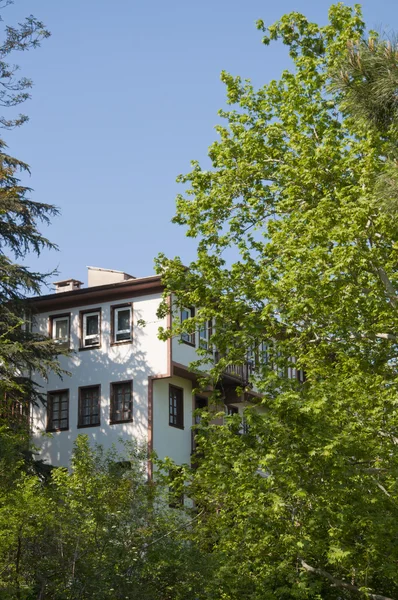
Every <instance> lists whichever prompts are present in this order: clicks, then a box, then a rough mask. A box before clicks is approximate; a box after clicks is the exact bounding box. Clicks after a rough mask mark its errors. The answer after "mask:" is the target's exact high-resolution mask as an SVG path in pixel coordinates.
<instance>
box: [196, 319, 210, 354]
mask: <svg viewBox="0 0 398 600" xmlns="http://www.w3.org/2000/svg"><path fill="white" fill-rule="evenodd" d="M202 331H205V332H206V337H202V336H201V333H202ZM212 333H213V320H212V319H209V320H208V321H206V322H205V323H203V324H202V325H201V326H200V327H199V330H198V345H199V348H202V350H208V351H209V352H212V348H211V345H210V338H211V336H212Z"/></svg>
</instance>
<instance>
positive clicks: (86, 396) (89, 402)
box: [78, 385, 101, 427]
mask: <svg viewBox="0 0 398 600" xmlns="http://www.w3.org/2000/svg"><path fill="white" fill-rule="evenodd" d="M100 397H101V386H99V385H93V386H90V387H81V388H79V420H78V427H94V426H96V425H99V424H100Z"/></svg>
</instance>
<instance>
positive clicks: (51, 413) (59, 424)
mask: <svg viewBox="0 0 398 600" xmlns="http://www.w3.org/2000/svg"><path fill="white" fill-rule="evenodd" d="M65 429H69V390H59V391H56V392H48V394H47V431H64V430H65Z"/></svg>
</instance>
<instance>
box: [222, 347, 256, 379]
mask: <svg viewBox="0 0 398 600" xmlns="http://www.w3.org/2000/svg"><path fill="white" fill-rule="evenodd" d="M220 358H221V356H220V354H219V352H217V351H216V352H215V353H214V362H215V363H216V364H217V363H218V362H219V361H220ZM253 371H254V363H253V362H252V361H246V362H244V363H242V364H230V365H227V366H226V367H225V368H224V370H223V373H224V376H225V377H226V378H228V379H233V380H234V381H236V382H239V383H242V384H247V383H248V382H249V379H250V376H251V374H252V373H253Z"/></svg>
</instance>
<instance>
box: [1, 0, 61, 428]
mask: <svg viewBox="0 0 398 600" xmlns="http://www.w3.org/2000/svg"><path fill="white" fill-rule="evenodd" d="M8 4H10V2H9V1H7V0H6V1H5V2H3V3H2V4H1V5H0V10H3V9H5V8H6V6H7V5H8ZM49 35H50V34H49V32H48V30H47V29H46V28H45V26H44V25H43V23H42V22H41V21H38V20H37V19H36V18H35V17H33V16H30V17H28V18H27V19H26V20H25V21H23V22H22V23H20V24H19V25H18V26H16V27H13V26H10V25H5V26H4V29H3V38H2V42H1V43H0V106H2V107H4V108H10V109H11V108H12V107H15V106H17V105H19V104H21V103H23V102H25V101H26V100H27V99H28V98H29V91H28V90H29V88H30V87H31V85H32V82H31V80H29V79H28V78H26V77H20V78H18V77H17V71H18V67H17V66H15V65H13V64H11V63H10V62H8V61H9V60H10V58H11V57H12V56H13V52H15V51H25V50H30V49H32V48H36V47H37V46H38V45H39V44H40V41H41V40H43V39H45V38H47V37H48V36H49ZM27 118H28V117H27V116H26V115H24V114H21V115H19V116H17V117H14V118H8V117H6V116H1V117H0V126H1V127H3V129H12V128H13V127H17V126H19V125H21V124H23V123H24V122H26V120H27ZM27 174H29V166H28V165H27V164H26V163H25V162H23V161H22V160H19V159H17V158H15V157H13V156H11V155H10V154H9V153H8V152H7V145H6V143H5V141H4V139H0V379H1V384H0V387H1V396H2V405H3V409H2V413H4V415H5V416H6V417H7V418H9V417H10V411H8V410H7V406H6V407H5V409H4V398H5V397H6V398H7V402H6V404H8V403H9V404H10V405H11V406H14V403H15V401H16V399H18V401H20V402H22V403H25V404H27V403H28V402H29V401H32V400H33V401H35V400H37V397H38V395H40V393H39V390H38V388H37V387H35V386H34V385H33V384H32V381H31V379H30V375H31V374H32V372H34V371H38V372H40V373H41V374H42V375H45V374H46V373H47V371H48V369H50V368H51V369H53V370H55V371H57V372H59V368H58V363H57V358H56V357H57V354H58V353H59V348H57V347H56V345H55V344H54V343H53V342H52V341H50V340H48V339H46V337H45V336H38V335H33V334H32V333H31V332H30V308H29V305H28V304H27V302H26V297H27V296H28V295H32V294H37V293H40V289H41V286H42V285H43V284H44V283H45V282H46V280H47V276H48V274H47V275H46V274H43V273H38V272H34V271H32V270H31V269H29V267H28V266H26V263H25V264H23V260H24V259H26V257H27V256H28V254H29V253H30V252H33V253H35V254H37V255H39V254H40V252H41V251H42V250H43V249H44V248H56V245H55V244H53V243H52V242H50V241H49V240H48V239H47V238H46V237H45V236H44V235H43V234H42V233H41V232H40V230H39V225H40V224H48V223H49V220H50V218H51V217H53V216H54V215H56V214H57V213H58V210H57V208H56V207H55V206H53V205H49V204H45V203H42V202H40V201H35V200H32V199H31V198H30V194H31V191H32V190H31V189H30V188H29V187H27V186H26V185H23V184H22V183H21V180H20V177H21V176H26V175H27ZM21 410H22V409H21Z"/></svg>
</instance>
